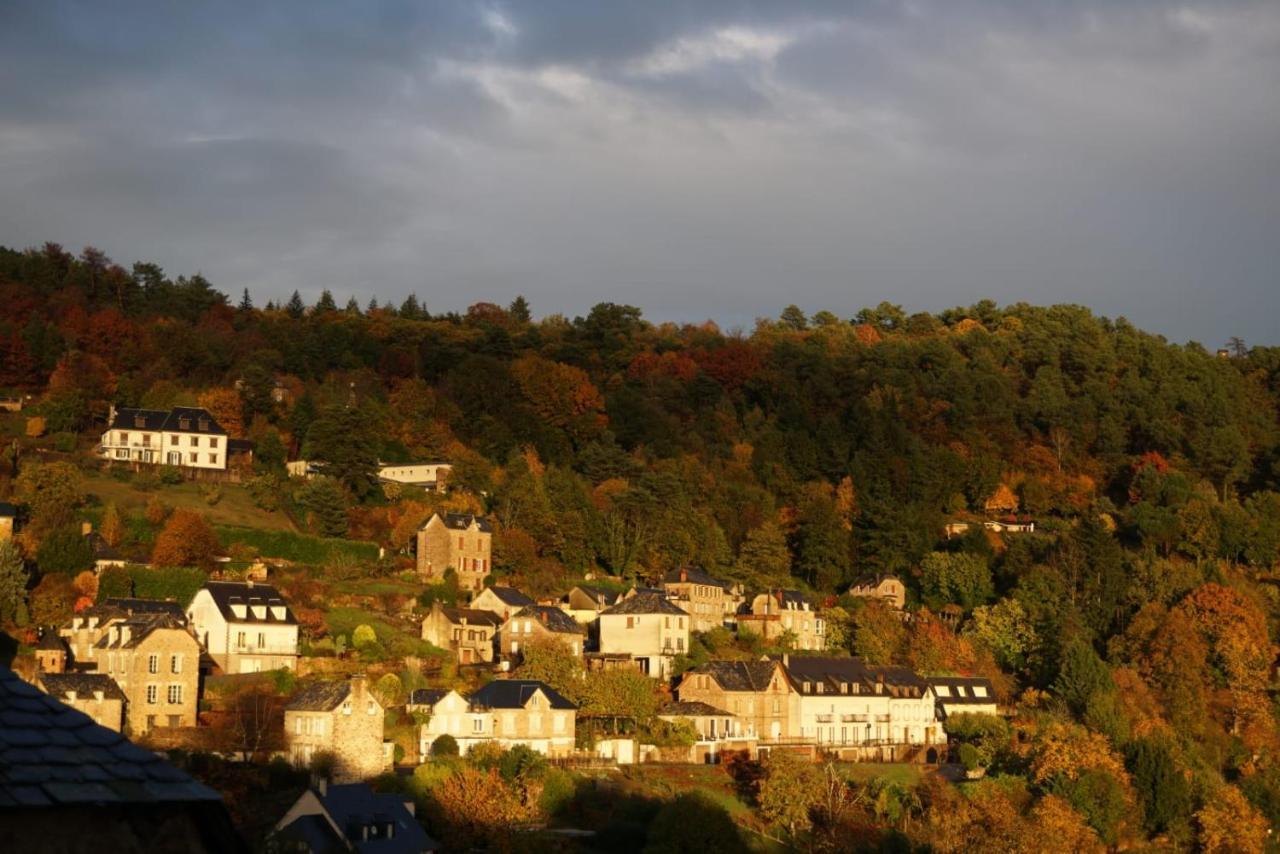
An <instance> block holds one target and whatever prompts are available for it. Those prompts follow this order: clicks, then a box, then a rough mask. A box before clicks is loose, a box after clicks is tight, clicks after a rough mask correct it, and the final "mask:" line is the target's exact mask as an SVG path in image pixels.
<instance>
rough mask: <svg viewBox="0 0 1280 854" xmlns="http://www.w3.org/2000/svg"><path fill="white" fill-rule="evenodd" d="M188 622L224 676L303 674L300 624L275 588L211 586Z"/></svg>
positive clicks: (231, 584)
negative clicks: (271, 672) (299, 669)
mask: <svg viewBox="0 0 1280 854" xmlns="http://www.w3.org/2000/svg"><path fill="white" fill-rule="evenodd" d="M187 616H188V618H189V619H190V621H191V628H192V630H193V631H194V632H195V634H196V637H197V638H199V640H200V643H201V644H202V645H203V646H204V648H205V650H206V651H207V652H208V653H209V656H210V657H211V658H212V659H213V660H214V662H215V663H217V665H218V666H219V667H220V668H222V670H223V672H224V673H259V672H262V671H267V670H278V669H281V668H283V669H285V670H296V669H297V666H298V620H297V618H296V617H294V615H293V612H292V611H291V610H290V609H289V604H288V603H287V602H285V600H284V597H282V596H281V595H280V593H279V591H277V590H276V589H275V588H274V587H272V586H271V585H269V584H260V583H257V582H254V581H209V582H206V583H205V585H204V587H202V588H200V590H199V591H197V593H196V595H195V597H194V598H193V599H192V600H191V604H190V605H188V606H187Z"/></svg>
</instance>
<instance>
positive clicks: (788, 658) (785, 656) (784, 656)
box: [782, 652, 791, 667]
mask: <svg viewBox="0 0 1280 854" xmlns="http://www.w3.org/2000/svg"><path fill="white" fill-rule="evenodd" d="M782 666H783V667H790V666H791V656H790V655H788V654H787V653H785V652H784V653H783V654H782Z"/></svg>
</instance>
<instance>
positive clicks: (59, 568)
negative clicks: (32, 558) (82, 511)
mask: <svg viewBox="0 0 1280 854" xmlns="http://www.w3.org/2000/svg"><path fill="white" fill-rule="evenodd" d="M36 565H37V566H39V567H40V572H41V573H44V574H48V573H61V574H63V575H68V576H72V575H75V574H76V573H78V572H81V571H82V570H85V569H89V568H91V567H92V566H93V547H92V546H91V545H89V540H88V539H87V538H86V537H85V536H84V535H83V534H82V533H81V532H80V526H79V525H76V524H74V523H72V524H69V525H62V526H60V527H58V528H55V529H54V530H52V531H50V532H49V533H48V534H47V535H45V537H44V539H42V540H41V541H40V547H39V548H38V549H36Z"/></svg>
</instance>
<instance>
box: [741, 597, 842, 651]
mask: <svg viewBox="0 0 1280 854" xmlns="http://www.w3.org/2000/svg"><path fill="white" fill-rule="evenodd" d="M738 630H739V631H749V632H754V633H755V634H757V635H759V636H760V637H761V638H762V639H763V640H764V641H765V642H766V643H772V642H774V641H778V640H781V639H782V638H783V637H784V636H789V637H790V638H791V639H792V648H793V649H816V650H822V649H826V648H827V626H826V621H825V620H823V619H822V618H821V617H819V616H818V610H817V608H816V607H814V605H813V603H812V602H810V601H809V600H808V598H806V597H805V596H804V594H802V593H800V592H798V591H795V590H769V591H767V592H765V593H760V594H758V595H757V596H756V597H755V598H753V599H752V600H751V604H750V605H745V604H744V605H743V606H742V607H741V608H739V610H738Z"/></svg>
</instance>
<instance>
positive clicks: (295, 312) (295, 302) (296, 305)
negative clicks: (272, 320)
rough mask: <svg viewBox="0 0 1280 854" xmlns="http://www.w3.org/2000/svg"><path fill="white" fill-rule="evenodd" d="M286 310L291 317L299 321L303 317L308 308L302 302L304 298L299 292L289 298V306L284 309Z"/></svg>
mask: <svg viewBox="0 0 1280 854" xmlns="http://www.w3.org/2000/svg"><path fill="white" fill-rule="evenodd" d="M284 310H285V311H286V312H288V314H289V316H290V317H292V318H294V319H297V318H299V317H302V315H303V313H305V312H306V310H307V307H306V306H305V305H304V304H303V302H302V296H301V295H300V294H299V293H298V292H297V291H294V292H293V296H291V297H289V304H288V305H286V306H285V307H284Z"/></svg>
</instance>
